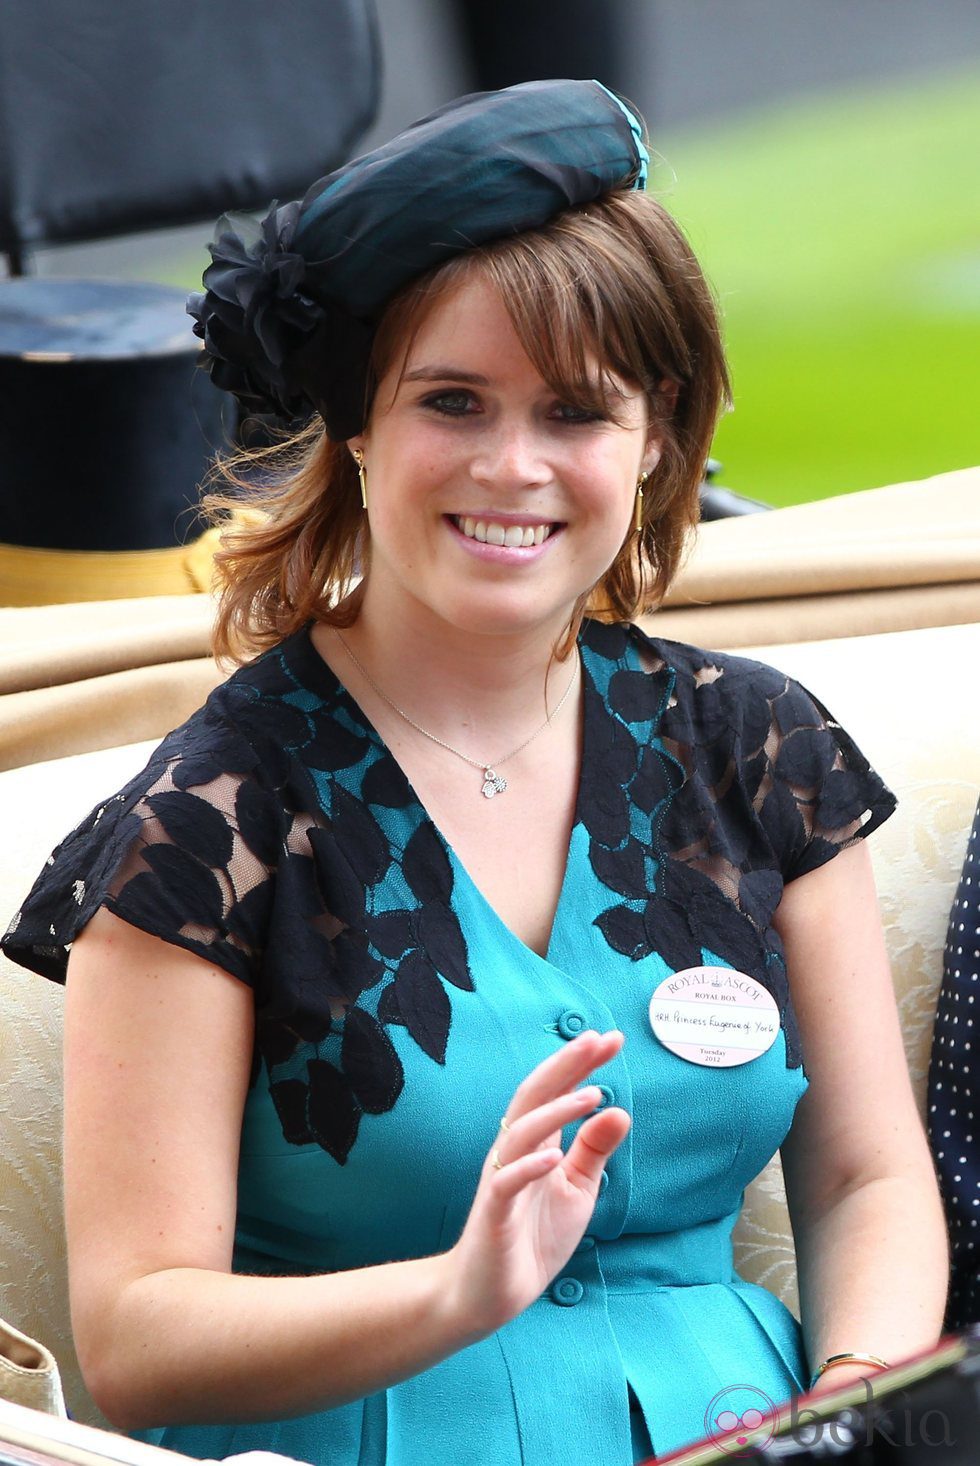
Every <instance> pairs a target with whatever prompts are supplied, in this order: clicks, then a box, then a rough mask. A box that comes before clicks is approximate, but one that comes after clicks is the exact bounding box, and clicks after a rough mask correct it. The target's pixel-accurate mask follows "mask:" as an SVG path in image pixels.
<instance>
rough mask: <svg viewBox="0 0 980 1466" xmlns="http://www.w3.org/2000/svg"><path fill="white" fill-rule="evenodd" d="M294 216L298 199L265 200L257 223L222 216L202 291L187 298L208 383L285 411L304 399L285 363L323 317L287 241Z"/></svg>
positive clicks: (303, 406)
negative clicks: (268, 203) (267, 205)
mask: <svg viewBox="0 0 980 1466" xmlns="http://www.w3.org/2000/svg"><path fill="white" fill-rule="evenodd" d="M298 216H299V204H298V203H290V204H284V205H283V206H282V207H281V208H279V207H276V206H275V205H273V207H272V209H271V210H270V212H269V213H268V214H267V215H266V217H265V218H264V219H263V220H262V223H261V225H260V226H256V225H255V224H254V223H253V222H252V220H250V219H249V218H248V217H247V216H242V215H230V214H226V215H224V217H223V218H222V219H221V220H220V221H219V223H218V228H217V233H216V237H215V239H214V242H213V243H212V244H211V245H210V251H211V261H212V262H211V264H210V265H209V266H208V268H207V269H206V270H205V272H204V284H205V286H206V291H207V293H206V294H204V295H192V296H191V297H190V299H189V300H188V303H187V311H188V314H189V315H191V316H193V317H194V333H195V335H197V336H200V338H201V339H202V341H203V342H204V345H205V348H206V350H207V352H208V355H209V357H210V358H211V375H212V378H213V380H214V382H215V384H216V386H218V387H222V388H224V389H225V390H226V391H228V392H233V393H234V394H235V396H236V397H238V398H239V399H240V400H241V401H242V402H244V403H246V404H247V405H248V406H251V407H255V408H257V409H258V410H260V411H262V410H268V409H269V407H273V408H275V410H276V411H277V412H280V413H282V414H283V415H284V416H286V417H290V418H295V417H300V416H304V415H306V414H308V413H309V411H310V408H311V406H312V403H311V402H310V400H309V398H308V397H307V395H306V393H305V392H304V391H303V389H302V387H300V386H299V384H298V383H297V382H296V381H295V379H294V377H293V376H292V374H291V373H289V372H288V371H287V366H286V363H287V361H289V360H290V358H291V357H292V356H293V355H294V354H295V353H296V352H297V351H298V350H299V349H300V348H301V347H302V346H303V345H305V344H306V343H307V342H308V341H309V340H310V339H311V338H312V337H313V336H314V334H315V333H316V331H317V329H318V328H319V326H320V325H321V323H322V321H323V316H324V310H323V307H322V305H319V304H318V303H317V302H316V301H315V300H312V299H311V298H310V296H309V295H307V294H306V293H305V291H304V289H303V286H304V283H305V280H306V271H307V266H306V261H305V259H304V258H303V256H302V255H301V254H298V253H297V252H296V251H295V250H293V249H292V248H291V245H292V240H293V235H294V233H295V231H296V223H297V219H298ZM256 229H257V230H258V232H257V233H256ZM250 236H251V237H250Z"/></svg>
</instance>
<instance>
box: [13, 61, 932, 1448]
mask: <svg viewBox="0 0 980 1466" xmlns="http://www.w3.org/2000/svg"><path fill="white" fill-rule="evenodd" d="M644 161H645V150H644V147H643V143H642V138H641V130H640V126H639V123H638V121H637V119H636V118H635V116H634V115H633V114H632V112H631V111H630V110H629V109H628V108H627V107H626V105H625V104H624V103H622V102H621V101H620V100H619V99H618V98H616V97H614V96H613V95H612V94H611V93H609V92H608V91H606V90H605V88H603V87H601V86H600V85H599V84H598V83H596V82H568V81H558V82H546V83H531V84H529V85H527V86H521V87H516V88H511V89H508V90H507V91H505V92H501V93H491V94H486V95H481V96H478V97H473V98H464V99H462V101H460V102H458V103H454V104H453V105H452V106H450V107H448V108H445V109H444V110H443V111H442V112H441V113H437V114H436V115H435V116H434V117H432V118H429V119H427V120H425V121H424V122H422V123H420V124H418V125H417V126H416V127H415V128H412V129H409V131H408V132H407V133H405V134H403V135H402V136H401V137H399V138H396V139H395V140H394V141H393V142H392V143H390V144H388V145H387V146H386V147H385V148H382V149H379V150H378V151H377V152H376V153H373V154H370V155H368V156H367V157H365V158H362V159H358V160H356V161H355V162H353V163H351V164H350V165H348V167H347V168H345V169H342V170H340V172H339V173H338V174H335V175H332V176H331V177H330V178H328V179H324V180H322V181H321V182H320V183H319V184H316V185H314V187H313V188H312V189H311V190H310V192H309V193H308V194H307V196H306V198H305V199H304V200H303V202H302V203H301V204H292V205H287V206H285V207H284V208H283V209H279V210H274V211H273V213H272V214H270V216H269V218H268V219H267V220H266V221H265V224H264V225H263V228H262V233H261V238H260V239H259V240H258V241H257V242H256V244H255V245H254V247H253V248H251V249H248V250H247V249H245V247H244V245H243V243H242V241H241V240H240V239H238V238H237V237H236V236H232V235H231V234H230V232H229V231H228V229H227V228H226V229H225V230H224V232H222V233H221V234H220V235H219V239H218V241H217V243H216V245H215V246H214V264H213V265H212V266H211V267H210V269H209V270H208V272H207V276H206V284H207V286H208V290H207V292H206V294H205V295H204V296H202V297H199V298H196V299H195V301H194V302H193V304H192V309H193V313H194V314H195V316H196V318H197V320H198V322H199V327H200V330H201V333H202V335H203V336H204V339H205V343H206V345H207V349H208V353H209V357H210V360H211V363H212V370H213V371H214V374H215V376H216V377H217V378H218V379H219V380H221V381H223V382H224V383H225V384H226V385H229V386H232V387H234V388H235V389H236V390H237V391H238V392H239V393H240V394H241V395H242V397H243V400H245V401H246V402H247V403H252V404H256V403H259V402H261V403H264V404H265V405H269V403H270V402H271V403H278V404H279V406H280V407H282V408H283V409H285V410H288V411H289V412H292V413H296V412H297V411H299V410H301V409H305V410H306V411H307V412H312V411H313V410H314V409H315V416H313V417H312V418H311V421H310V423H309V424H308V426H307V427H306V428H305V429H304V430H303V431H302V432H301V433H300V434H299V435H298V436H297V437H296V438H295V439H294V440H293V442H292V443H291V444H290V445H289V446H288V447H287V448H286V449H285V450H284V451H282V452H280V451H278V450H273V451H272V452H270V453H266V454H264V455H258V456H257V457H255V456H253V457H252V458H250V459H248V460H247V467H248V470H249V471H248V472H247V473H243V471H242V465H241V464H240V463H239V464H238V465H231V466H229V467H227V468H226V470H225V472H226V473H227V474H228V475H229V476H230V477H232V478H234V479H236V482H237V483H238V485H239V488H240V492H243V491H246V490H248V491H249V492H250V495H251V501H252V502H253V503H254V504H256V505H257V506H259V507H260V508H261V510H262V514H261V515H259V516H252V517H250V518H249V522H248V524H247V525H246V526H245V527H237V528H232V527H231V526H230V525H229V527H228V529H227V534H226V547H225V549H224V551H223V552H222V554H221V556H220V568H221V573H222V576H223V579H224V586H223V592H222V601H221V609H220V613H219V621H218V629H217V637H218V643H219V646H220V647H221V648H222V649H223V650H225V651H228V650H229V649H233V650H235V651H236V652H237V653H238V655H239V657H240V659H241V660H242V661H243V662H244V665H242V666H241V667H239V669H238V670H237V671H236V672H235V673H234V674H233V675H232V676H231V677H230V678H229V679H228V681H227V682H226V683H225V684H223V686H222V687H220V688H219V689H217V691H216V692H215V693H214V694H213V695H212V697H211V698H210V699H209V701H208V704H207V706H206V707H205V708H204V709H203V710H202V711H201V712H200V713H198V714H196V715H195V716H194V717H192V718H191V719H190V720H189V722H188V723H186V724H185V725H183V726H182V727H181V728H178V729H177V730H176V731H175V732H174V733H172V734H171V735H169V736H168V738H166V739H165V740H164V742H163V743H162V744H161V745H160V747H159V749H157V751H156V752H155V753H154V755H153V756H152V758H151V760H150V762H149V764H148V765H147V768H146V769H145V770H144V771H143V772H142V773H141V774H140V775H138V776H137V777H136V778H135V779H134V780H133V781H131V783H130V784H129V785H127V787H126V788H125V789H123V790H121V791H120V792H119V793H118V794H117V795H115V796H113V797H112V798H110V799H108V800H107V801H105V803H104V804H102V805H101V806H100V807H99V808H98V809H97V810H95V811H93V813H92V815H91V816H90V817H89V818H88V819H87V820H86V821H84V822H83V823H82V825H80V826H79V827H78V828H77V829H76V830H75V831H74V832H73V833H72V834H71V835H70V836H69V837H68V838H67V840H65V841H64V842H63V844H62V845H61V846H60V847H59V848H58V850H57V851H56V852H55V855H54V857H53V858H52V860H51V861H50V862H49V864H48V865H47V866H46V868H45V870H44V872H43V873H42V875H41V877H40V879H39V880H38V882H37V884H36V886H35V888H34V890H33V891H32V892H31V894H30V896H29V897H28V899H27V901H26V902H25V904H24V907H23V909H22V911H21V912H20V913H19V915H18V916H17V918H16V919H15V922H14V925H13V926H12V928H11V930H10V932H9V933H8V935H7V937H6V939H5V946H6V949H7V950H8V952H9V953H10V954H11V955H12V956H14V957H15V958H16V959H17V960H19V961H21V962H23V963H25V964H26V965H28V966H32V967H34V968H36V969H37V970H38V971H40V972H42V973H44V974H46V975H47V976H49V977H53V978H55V979H57V980H63V979H64V978H65V975H66V967H67V968H68V995H67V1007H66V1048H65V1063H66V1136H65V1157H66V1159H65V1165H66V1173H65V1174H66V1201H67V1220H68V1235H69V1252H70V1271H71V1287H72V1301H73V1306H72V1314H73V1320H74V1326H75V1331H76V1340H77V1345H78V1352H79V1357H80V1360H81V1362H82V1367H83V1370H84V1372H85V1375H86V1379H87V1380H88V1382H89V1385H90V1387H91V1389H92V1391H93V1393H94V1395H95V1397H96V1399H97V1401H98V1402H99V1403H100V1404H101V1405H102V1407H103V1409H104V1410H105V1411H106V1413H107V1414H109V1415H110V1417H111V1418H113V1419H114V1420H116V1421H117V1422H118V1423H119V1424H120V1425H123V1426H125V1427H127V1428H130V1429H141V1430H144V1431H148V1432H149V1433H150V1434H151V1435H152V1438H153V1439H156V1440H161V1441H163V1442H164V1443H165V1444H167V1445H170V1446H173V1447H175V1448H177V1449H179V1450H181V1451H184V1452H186V1453H188V1454H191V1455H198V1456H202V1457H208V1458H213V1457H215V1456H220V1455H226V1454H229V1453H230V1452H232V1451H244V1450H248V1449H259V1450H269V1449H276V1450H280V1451H283V1452H284V1453H286V1454H288V1455H289V1456H291V1457H293V1458H298V1459H307V1460H309V1461H311V1462H315V1463H317V1466H319V1463H322V1466H383V1463H385V1462H390V1463H392V1466H394V1463H395V1462H397V1463H398V1466H423V1463H425V1466H428V1463H429V1462H432V1461H436V1462H449V1461H455V1460H461V1461H466V1462H467V1463H474V1466H545V1463H550V1462H552V1461H554V1460H555V1459H556V1458H557V1457H558V1456H559V1455H560V1456H561V1458H562V1459H564V1460H565V1461H567V1462H568V1463H569V1466H623V1463H624V1462H627V1461H629V1460H633V1461H639V1460H641V1459H643V1458H644V1457H646V1456H648V1455H649V1454H650V1453H651V1451H653V1450H656V1452H657V1453H658V1454H660V1453H664V1452H668V1451H670V1450H672V1449H673V1448H674V1447H676V1446H679V1445H681V1444H683V1443H685V1442H688V1441H691V1440H692V1439H694V1438H696V1437H698V1436H700V1435H702V1434H704V1433H705V1432H708V1433H711V1432H714V1431H717V1430H720V1429H722V1428H723V1426H724V1423H725V1418H726V1417H725V1412H724V1411H720V1407H719V1406H718V1404H717V1402H718V1401H719V1400H721V1399H722V1397H723V1396H724V1395H725V1391H726V1390H727V1389H728V1388H729V1387H730V1386H735V1385H739V1384H743V1385H745V1386H747V1387H750V1388H751V1390H752V1391H753V1392H754V1394H753V1398H754V1399H755V1400H758V1399H759V1398H763V1399H768V1400H769V1401H770V1402H772V1403H773V1404H774V1405H778V1404H780V1403H782V1402H785V1401H786V1400H787V1399H788V1398H789V1397H790V1396H791V1395H792V1394H793V1393H795V1392H796V1391H798V1390H800V1389H802V1388H805V1387H806V1386H807V1383H808V1381H809V1380H810V1378H811V1374H816V1373H820V1374H821V1376H822V1378H821V1385H820V1387H823V1376H826V1377H827V1380H826V1382H827V1384H834V1383H836V1382H838V1381H840V1380H844V1379H846V1378H849V1377H853V1378H858V1377H864V1376H867V1375H871V1374H873V1373H874V1371H875V1370H877V1369H879V1368H880V1367H882V1361H883V1360H885V1359H894V1358H897V1357H902V1356H904V1355H906V1354H908V1353H911V1352H913V1351H915V1350H916V1349H919V1348H921V1347H923V1346H925V1345H927V1344H930V1343H931V1342H933V1341H934V1339H935V1337H936V1336H937V1334H938V1331H939V1327H940V1323H941V1318H942V1303H943V1295H944V1285H945V1266H946V1264H945V1254H944V1246H943V1233H942V1222H941V1213H940V1209H939V1205H938V1198H937V1195H936V1188H935V1181H934V1176H933V1172H932V1166H931V1162H930V1160H929V1156H928V1151H927V1148H926V1145H925V1141H924V1137H923V1135H922V1131H921V1127H920V1125H919V1122H918V1119H917V1117H916V1113H915V1109H914V1104H913V1101H912V1098H911V1094H910V1090H909V1085H908V1080H907V1075H906V1073H905V1067H904V1058H903V1054H902V1047H901V1042H900V1039H899V1032H898V1024H897V1020H896V1015H895V1011H894V1002H893V999H892V996H891V989H890V985H889V979H888V973H887V968H886V964H885V960H884V956H883V947H882V941H881V934H880V929H879V926H878V923H877V919H876V917H875V914H874V899H873V892H872V890H871V887H870V877H869V867H868V862H867V856H866V851H865V847H864V843H863V840H864V837H865V836H866V835H868V834H870V833H871V832H872V831H873V830H874V829H875V828H876V827H877V826H878V825H879V824H880V823H881V822H882V820H884V819H885V818H887V816H888V815H889V814H890V812H891V809H892V806H893V804H894V800H893V799H892V797H891V795H890V794H889V792H888V790H887V789H886V788H885V787H884V785H883V784H882V782H881V780H880V779H879V778H878V777H877V776H876V775H875V773H874V772H873V771H872V770H871V769H870V768H869V767H868V764H867V762H866V760H865V759H864V758H863V757H862V755H861V753H860V751H859V750H858V749H857V748H856V747H855V745H854V744H853V742H852V741H851V740H850V738H849V737H848V736H847V734H846V733H845V732H844V730H843V729H842V728H841V727H840V726H839V725H838V724H837V723H836V722H835V721H834V719H833V718H832V716H831V715H830V714H829V713H828V712H827V710H826V709H825V708H824V707H823V706H822V705H821V704H820V703H819V702H818V701H817V700H816V699H815V698H813V697H812V696H811V695H810V694H809V693H807V692H806V691H805V690H804V689H803V688H802V687H800V686H799V685H798V684H796V683H795V682H793V681H792V680H791V679H789V678H787V677H786V676H784V675H783V674H781V673H777V672H775V671H773V670H772V669H771V668H768V667H765V666H762V665H760V664H758V663H755V662H750V661H747V660H745V659H742V658H738V657H732V656H724V655H720V654H718V653H711V652H707V651H702V650H700V649H698V648H696V647H687V646H681V645H678V644H674V643H670V642H662V641H657V640H651V639H649V638H648V637H646V636H644V635H643V634H641V633H640V631H639V630H638V629H637V628H636V627H635V626H633V625H631V624H630V617H631V616H632V615H633V614H635V612H636V611H637V610H638V609H639V608H640V607H641V606H647V605H651V604H654V603H655V602H656V601H657V600H658V599H659V597H660V596H661V595H662V594H663V592H664V590H665V589H666V587H667V585H668V583H669V581H670V579H671V576H672V575H673V573H674V571H675V569H676V567H677V561H678V558H679V554H680V550H681V547H682V544H683V541H684V538H685V536H686V534H687V532H688V530H689V529H690V527H691V526H692V524H693V521H694V519H695V518H696V514H697V491H698V484H699V482H700V479H701V475H702V471H703V467H704V461H705V456H706V454H707V450H708V444H709V442H710V438H711V432H712V429H713V426H714V422H715V418H716V416H717V413H718V411H719V409H720V406H721V404H722V402H723V400H724V397H725V393H726V390H727V382H726V373H725V366H724V361H723V357H722V353H721V347H720V344H719V338H718V330H717V324H716V320H715V315H714V311H713V307H712V304H711V300H710V295H709V292H708V290H707V287H706V285H705V283H704V279H703V277H702V275H701V272H700V270H699V269H698V266H697V264H696V261H695V260H694V258H693V256H692V255H691V252H690V250H689V248H688V246H687V245H686V243H685V242H684V240H683V238H682V237H681V235H680V233H679V232H678V230H677V229H676V227H675V226H674V225H673V224H672V223H671V221H670V220H669V219H668V218H667V216H666V215H665V214H664V212H663V210H662V209H660V208H659V206H658V205H657V204H656V203H655V202H654V201H653V200H651V199H649V198H647V197H646V196H645V195H644V194H643V192H642V189H641V188H640V187H638V186H637V185H640V184H642V177H643V169H644ZM272 465H275V469H276V471H275V473H271V472H270V469H271V467H272ZM256 467H258V468H260V469H261V472H260V473H258V474H257V473H256V472H255V469H256ZM256 484H258V485H260V486H259V487H255V485H256ZM250 486H251V487H250ZM213 506H214V508H215V511H216V512H217V513H220V512H222V510H223V508H225V507H234V508H236V509H240V508H241V500H240V497H238V496H236V495H229V496H228V497H227V498H225V499H222V498H221V497H220V496H216V497H215V499H214V500H213ZM356 572H361V576H360V579H359V580H357V576H356ZM600 605H601V606H602V607H603V608H604V610H603V616H602V618H601V619H600V617H599V616H598V615H595V614H589V613H590V612H596V611H597V610H598V608H599V606H600ZM69 948H70V962H69ZM733 1005H734V1006H733ZM869 1033H872V1034H873V1035H874V1044H873V1045H869V1044H868V1043H867V1041H866V1035H867V1034H869ZM702 1035H704V1037H703V1038H702ZM779 1146H782V1147H783V1156H784V1161H785V1164H786V1174H787V1178H788V1184H789V1188H790V1200H791V1206H792V1211H793V1223H794V1232H795V1235H796V1239H797V1244H798V1250H799V1259H800V1282H801V1296H802V1300H803V1318H802V1327H801V1324H800V1323H798V1322H797V1321H796V1319H795V1318H794V1317H793V1316H792V1315H791V1314H790V1313H789V1312H788V1311H787V1309H786V1308H785V1307H784V1306H783V1305H782V1304H781V1303H780V1302H779V1301H778V1300H777V1299H776V1298H775V1297H774V1296H773V1295H772V1294H771V1293H769V1292H768V1291H767V1290H766V1289H764V1288H761V1287H758V1286H754V1285H751V1284H749V1283H746V1282H745V1281H743V1280H742V1279H741V1278H740V1277H739V1276H738V1274H737V1273H736V1272H735V1270H734V1266H733V1261H732V1248H731V1231H732V1227H733V1225H734V1222H735V1220H736V1218H737V1216H738V1213H739V1209H740V1207H741V1202H742V1193H743V1189H744V1187H745V1185H746V1184H747V1182H748V1181H749V1180H750V1179H751V1178H752V1177H754V1176H755V1175H757V1174H758V1172H759V1171H760V1170H761V1169H762V1167H763V1166H764V1165H765V1164H766V1162H767V1161H768V1160H769V1158H770V1157H771V1156H772V1155H773V1153H774V1152H775V1150H776V1149H777V1148H778V1147H779ZM897 1276H898V1277H902V1278H903V1280H904V1281H903V1287H902V1288H901V1289H896V1288H895V1286H894V1281H895V1278H896V1277H897ZM821 1361H823V1363H822V1364H821Z"/></svg>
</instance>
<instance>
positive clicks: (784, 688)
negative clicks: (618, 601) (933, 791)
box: [663, 645, 895, 900]
mask: <svg viewBox="0 0 980 1466" xmlns="http://www.w3.org/2000/svg"><path fill="white" fill-rule="evenodd" d="M669 651H670V653H671V660H672V662H673V663H674V664H675V665H676V667H677V683H676V689H675V694H674V696H673V698H672V700H671V706H670V708H669V709H668V711H667V714H666V716H665V718H664V724H663V732H664V736H665V744H666V747H667V748H668V750H669V751H670V753H671V754H672V755H673V756H674V757H675V758H676V759H677V760H678V762H679V763H680V764H681V766H682V767H683V769H684V771H685V776H686V779H685V788H684V790H683V791H682V793H681V796H680V797H679V798H678V799H677V800H676V801H675V803H674V805H673V806H672V808H671V810H670V811H669V813H668V815H667V818H666V820H665V824H664V836H665V842H666V848H667V849H668V850H669V851H670V853H671V854H672V855H674V856H675V857H677V858H679V859H681V860H683V861H685V862H687V863H689V864H694V865H697V867H698V868H699V869H700V870H702V871H703V873H705V874H708V875H710V876H711V877H712V878H713V879H714V880H715V881H716V883H717V884H718V885H719V886H721V888H722V889H723V890H725V891H726V892H727V894H729V895H730V896H731V897H732V899H734V900H737V899H740V896H739V894H738V893H740V892H742V893H743V894H744V888H745V886H746V880H745V877H746V873H747V872H752V871H772V872H774V873H775V872H778V875H779V877H780V879H781V882H782V883H783V884H785V882H787V881H791V880H795V879H796V878H797V877H798V876H801V875H805V874H806V873H807V872H808V871H811V870H815V869H816V867H817V866H819V865H823V864H824V863H825V862H826V861H827V860H830V859H831V857H832V856H834V855H835V854H836V853H837V851H838V850H842V849H843V848H844V847H845V846H848V845H851V844H853V843H854V841H855V840H859V839H861V838H863V837H864V836H865V835H868V834H870V833H871V831H872V830H874V829H877V827H878V826H879V825H880V824H881V823H882V822H883V821H884V820H886V819H887V818H888V816H889V815H890V814H891V813H892V811H893V809H894V808H895V797H894V795H893V794H892V793H891V792H890V790H889V789H888V788H887V787H886V786H885V784H884V783H883V782H882V780H881V779H880V778H879V777H878V775H877V774H876V773H875V771H874V770H873V769H872V768H871V766H870V765H869V763H868V760H867V759H866V758H865V757H864V755H863V753H862V752H861V750H860V749H859V748H858V747H857V745H856V744H855V743H854V741H853V739H852V738H850V736H849V735H848V734H847V733H846V732H845V730H844V729H843V728H842V727H841V725H840V724H839V723H838V722H837V720H836V719H835V718H834V717H833V715H832V714H831V713H829V712H828V711H827V709H826V708H825V707H824V706H823V704H822V703H821V702H820V701H819V700H818V699H817V698H815V697H814V696H813V695H812V694H811V693H809V692H808V691H807V690H806V688H804V687H802V686H801V685H800V683H798V682H795V681H794V680H793V678H792V677H788V676H787V675H786V674H785V673H784V672H779V671H777V670H776V669H775V668H773V667H767V666H764V665H763V664H762V663H760V662H753V661H750V660H748V659H747V658H743V657H735V656H728V655H723V654H721V653H717V652H704V651H700V650H698V649H697V648H685V647H676V646H673V645H671V646H670V648H669ZM774 889H775V888H774Z"/></svg>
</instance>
